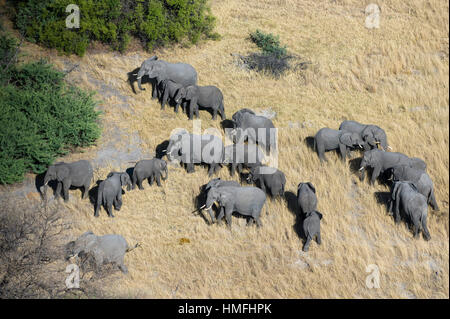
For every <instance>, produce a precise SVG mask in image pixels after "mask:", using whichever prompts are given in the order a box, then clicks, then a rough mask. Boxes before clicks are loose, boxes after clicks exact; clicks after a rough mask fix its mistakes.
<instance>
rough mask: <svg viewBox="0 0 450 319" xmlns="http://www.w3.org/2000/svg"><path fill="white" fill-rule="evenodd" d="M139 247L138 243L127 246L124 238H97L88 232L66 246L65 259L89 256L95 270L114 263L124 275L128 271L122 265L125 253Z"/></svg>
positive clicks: (111, 236) (115, 236)
mask: <svg viewBox="0 0 450 319" xmlns="http://www.w3.org/2000/svg"><path fill="white" fill-rule="evenodd" d="M139 246H140V245H139V243H137V244H136V245H135V246H129V245H128V244H127V241H126V240H125V238H123V237H122V236H120V235H113V234H111V235H104V236H97V235H95V234H94V233H93V232H92V231H88V232H85V233H84V234H82V235H81V236H80V237H78V239H77V240H75V241H71V242H69V243H68V244H67V245H66V247H65V249H66V259H69V258H71V257H74V256H77V257H80V258H86V257H88V256H89V255H91V256H92V257H93V258H94V260H95V264H96V267H97V269H98V268H99V267H101V266H102V265H103V264H108V263H114V264H116V265H117V266H118V267H119V269H120V270H121V271H122V272H123V273H125V274H126V273H128V269H127V267H126V266H125V263H124V257H125V253H127V252H129V251H131V250H133V249H134V248H136V247H139Z"/></svg>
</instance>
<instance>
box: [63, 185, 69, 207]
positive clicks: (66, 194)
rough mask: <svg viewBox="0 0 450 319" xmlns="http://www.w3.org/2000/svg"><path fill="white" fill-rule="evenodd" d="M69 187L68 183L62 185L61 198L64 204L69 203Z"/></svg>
mask: <svg viewBox="0 0 450 319" xmlns="http://www.w3.org/2000/svg"><path fill="white" fill-rule="evenodd" d="M69 187H70V183H68V182H66V183H63V196H64V201H65V202H66V203H67V202H68V201H69Z"/></svg>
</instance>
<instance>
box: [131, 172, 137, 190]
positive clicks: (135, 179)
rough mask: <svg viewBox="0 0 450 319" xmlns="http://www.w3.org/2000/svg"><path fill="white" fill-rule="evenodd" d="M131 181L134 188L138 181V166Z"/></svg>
mask: <svg viewBox="0 0 450 319" xmlns="http://www.w3.org/2000/svg"><path fill="white" fill-rule="evenodd" d="M131 182H132V186H131V188H132V189H134V188H135V187H136V182H137V173H136V167H135V168H134V170H133V176H131Z"/></svg>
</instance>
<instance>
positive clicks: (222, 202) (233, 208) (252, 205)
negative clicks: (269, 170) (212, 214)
mask: <svg viewBox="0 0 450 319" xmlns="http://www.w3.org/2000/svg"><path fill="white" fill-rule="evenodd" d="M214 202H218V203H219V206H220V214H219V216H218V218H217V220H218V224H220V223H221V221H222V218H223V216H224V215H225V218H226V220H227V224H228V227H229V228H230V229H231V215H232V214H233V212H237V213H239V214H241V215H244V216H250V217H252V221H255V222H256V225H257V226H258V227H260V226H261V225H262V224H261V221H260V215H261V210H262V208H263V206H264V203H265V202H266V194H265V193H264V192H263V191H262V190H260V189H259V188H257V187H252V186H244V187H226V186H224V187H219V188H216V187H213V188H211V189H210V190H209V192H208V197H207V199H206V209H208V210H209V209H211V206H212V204H213V203H214ZM248 224H250V220H249V222H248V223H247V225H248Z"/></svg>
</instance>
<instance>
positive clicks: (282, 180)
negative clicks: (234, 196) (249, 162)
mask: <svg viewBox="0 0 450 319" xmlns="http://www.w3.org/2000/svg"><path fill="white" fill-rule="evenodd" d="M247 181H248V182H252V183H254V184H255V185H257V186H259V187H260V188H261V189H262V190H263V191H264V192H266V193H268V194H270V195H271V196H272V197H275V196H284V186H285V185H286V177H285V176H284V173H283V172H282V171H280V170H279V169H277V168H274V167H269V166H265V165H260V166H254V167H252V168H251V170H250V173H249V175H248V177H247Z"/></svg>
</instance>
